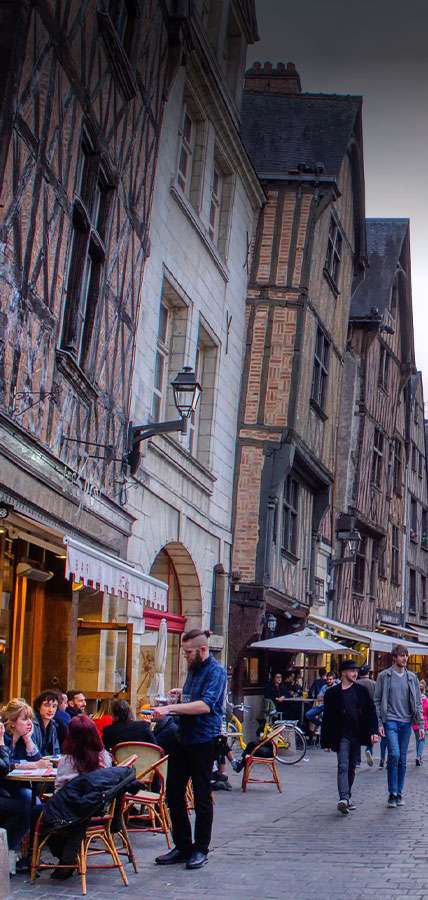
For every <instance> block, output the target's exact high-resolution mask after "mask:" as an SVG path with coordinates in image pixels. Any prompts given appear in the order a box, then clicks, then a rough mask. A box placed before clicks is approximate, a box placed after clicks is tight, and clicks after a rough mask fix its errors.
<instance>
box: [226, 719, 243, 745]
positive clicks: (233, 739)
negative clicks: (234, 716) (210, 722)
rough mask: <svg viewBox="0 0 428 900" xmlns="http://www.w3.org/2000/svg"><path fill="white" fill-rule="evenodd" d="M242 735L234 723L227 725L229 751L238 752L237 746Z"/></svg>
mask: <svg viewBox="0 0 428 900" xmlns="http://www.w3.org/2000/svg"><path fill="white" fill-rule="evenodd" d="M239 740H240V734H239V731H238V729H237V727H236V725H234V724H233V723H232V722H228V723H227V738H226V743H227V749H228V750H236V748H237V745H238V744H239Z"/></svg>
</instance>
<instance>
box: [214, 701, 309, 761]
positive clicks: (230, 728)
mask: <svg viewBox="0 0 428 900" xmlns="http://www.w3.org/2000/svg"><path fill="white" fill-rule="evenodd" d="M248 709H250V707H249V706H245V705H244V704H243V703H237V704H235V705H233V706H231V712H229V715H228V720H227V725H226V731H227V746H228V749H229V750H232V751H233V750H234V749H235V747H236V743H237V742H238V743H239V745H240V747H241V750H245V748H246V746H247V742H246V741H245V739H244V730H243V726H242V722H241V720H240V719H239V718H238V716H237V715H235V710H236V711H237V712H242V713H243V712H244V711H245V710H248ZM266 714H267V718H266V722H265V726H264V729H263V733H262V737H263V738H266V737H269V735H270V734H271V733H272V731H273V730H274V728H276V727H277V726H278V725H279V724H280V723H282V724H283V725H284V726H285V727H284V731H283V733H282V735H280V737H279V738H278V740H277V741H276V746H277V756H276V759H277V760H278V762H279V763H282V765H284V766H294V765H295V763H298V762H300V760H301V759H303V757H304V756H305V754H306V735H305V733H304V732H303V731H302V730H301V728H299V727H298V726H297V725H296V724H295V722H289V721H283V719H282V717H281V716H280V715H278V713H277V712H276V711H273V710H271V709H269V708H268V709H267V710H266Z"/></svg>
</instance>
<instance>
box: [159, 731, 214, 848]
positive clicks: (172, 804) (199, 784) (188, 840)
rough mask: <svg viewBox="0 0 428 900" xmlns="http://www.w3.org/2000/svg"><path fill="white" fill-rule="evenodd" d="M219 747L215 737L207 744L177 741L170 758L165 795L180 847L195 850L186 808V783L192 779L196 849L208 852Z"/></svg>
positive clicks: (173, 829) (175, 837)
mask: <svg viewBox="0 0 428 900" xmlns="http://www.w3.org/2000/svg"><path fill="white" fill-rule="evenodd" d="M217 749H218V742H217V741H216V740H213V741H207V742H206V743H204V744H180V743H177V744H176V745H175V747H174V750H173V751H172V753H171V755H170V757H169V760H168V778H167V786H166V796H167V801H168V806H169V812H170V816H171V824H172V837H173V840H174V844H175V846H176V847H177V849H178V850H181V851H182V852H183V853H185V854H189V855H190V853H191V852H192V849H193V847H192V828H191V825H190V820H189V816H188V813H187V809H186V786H187V782H188V781H189V778H191V779H192V784H193V794H194V798H195V840H194V849H196V850H201V851H202V853H208V848H209V845H210V840H211V830H212V823H213V806H212V797H211V785H210V778H211V774H212V770H213V764H214V760H215V757H216V753H217Z"/></svg>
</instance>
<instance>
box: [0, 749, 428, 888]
mask: <svg viewBox="0 0 428 900" xmlns="http://www.w3.org/2000/svg"><path fill="white" fill-rule="evenodd" d="M308 756H309V760H308V761H307V762H305V761H302V762H301V763H299V764H298V765H296V766H292V767H281V776H282V784H283V793H282V794H279V793H278V792H277V791H276V789H275V788H274V786H271V785H250V786H249V788H248V793H247V794H245V795H244V794H242V792H241V790H240V778H239V777H238V776H236V775H233V774H231V775H230V781H231V783H232V784H233V786H234V790H233V792H230V793H225V792H221V793H217V794H216V795H215V796H216V805H215V814H214V815H215V828H214V838H213V842H212V853H211V854H210V860H209V864H208V865H207V866H206V867H204V868H203V869H201V870H199V871H196V872H188V871H186V870H185V869H184V868H182V867H181V866H173V867H170V868H167V869H160V868H159V867H157V866H155V865H153V859H154V857H155V856H156V855H157V854H158V853H162V852H163V851H164V850H165V849H166V847H165V841H164V838H163V837H162V836H161V835H151V834H134V835H132V840H133V843H134V845H135V847H136V850H137V856H138V862H139V873H138V875H135V874H133V873H132V872H130V871H128V877H129V887H128V888H126V887H124V886H122V884H121V880H120V876H119V875H118V873H117V872H114V871H111V870H110V871H105V872H99V871H98V872H93V873H90V874H89V877H88V897H90V898H96V900H100V898H103V900H104V898H112V897H115V898H118V900H119V898H122V897H123V898H124V900H126V898H128V900H133V898H137V897H138V898H140V897H144V898H149V900H152V898H153V900H159V898H161V900H184V898H192V897H196V896H198V897H199V896H203V897H204V898H208V900H214V898H218V897H223V898H224V900H229V898H231V900H232V898H233V900H256V898H257V900H259V898H264V900H279V898H283V897H287V896H288V897H292V898H295V900H315V898H316V900H339V898H340V900H342V898H344V897H346V900H367V898H368V897H371V896H373V895H376V898H388V900H403V898H405V900H426V898H427V897H428V853H427V841H426V839H425V838H424V832H425V814H426V809H427V798H428V754H427V760H426V764H425V766H423V767H422V768H421V769H419V768H416V767H415V764H414V747H413V742H412V746H411V751H410V753H409V768H408V777H407V783H406V793H405V800H406V805H405V806H404V807H402V808H399V809H392V810H391V809H387V808H386V775H385V772H384V771H382V770H380V769H379V768H378V764H377V761H376V763H375V766H374V767H373V768H372V769H369V768H368V767H367V765H366V763H365V761H364V762H363V763H362V765H361V768H360V769H359V770H358V775H357V779H356V783H355V787H354V798H353V799H354V801H355V803H356V805H357V809H356V811H355V812H353V813H352V814H350V815H349V816H346V817H345V816H341V815H340V814H339V813H338V812H337V810H336V802H337V797H336V786H335V777H336V769H335V763H336V757H335V755H334V754H331V753H329V754H327V753H324V752H323V751H322V750H319V749H313V750H312V749H309V751H308ZM129 868H130V867H129V866H127V870H129ZM11 884H12V886H11V891H12V892H11V894H10V895H9V896H10V897H11V898H13V900H17V898H21V897H22V898H23V900H25V898H28V896H29V894H30V892H31V894H32V897H33V898H34V900H47V898H53V897H76V898H77V897H80V896H81V892H80V882H79V880H78V879H77V878H76V877H75V876H74V877H73V879H72V881H71V882H67V885H66V886H65V885H64V886H62V885H61V884H59V883H58V882H56V883H55V882H52V881H50V879H49V875H48V873H46V872H44V873H42V875H41V878H40V879H38V881H37V884H36V885H35V886H31V885H30V884H29V883H28V881H27V880H26V879H25V878H24V877H23V876H17V877H15V878H14V879H12V883H11Z"/></svg>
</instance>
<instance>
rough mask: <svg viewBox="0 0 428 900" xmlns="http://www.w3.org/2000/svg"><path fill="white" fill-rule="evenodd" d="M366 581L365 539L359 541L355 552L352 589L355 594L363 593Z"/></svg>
mask: <svg viewBox="0 0 428 900" xmlns="http://www.w3.org/2000/svg"><path fill="white" fill-rule="evenodd" d="M365 583H366V539H365V538H363V539H362V540H361V541H360V546H359V548H358V550H357V552H356V554H355V563H354V573H353V579H352V590H353V591H354V593H355V594H364V590H365Z"/></svg>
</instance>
